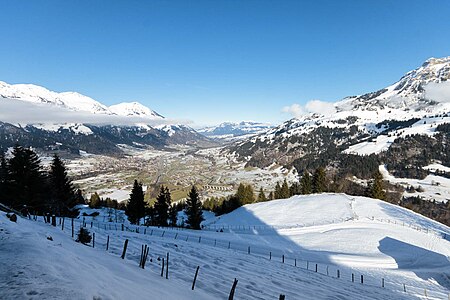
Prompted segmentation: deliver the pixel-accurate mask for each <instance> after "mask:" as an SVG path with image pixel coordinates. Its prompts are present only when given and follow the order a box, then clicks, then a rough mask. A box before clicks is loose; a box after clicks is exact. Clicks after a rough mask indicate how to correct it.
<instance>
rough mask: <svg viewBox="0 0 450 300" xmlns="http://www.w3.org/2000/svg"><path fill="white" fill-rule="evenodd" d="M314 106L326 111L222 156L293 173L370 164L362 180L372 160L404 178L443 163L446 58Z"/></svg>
mask: <svg viewBox="0 0 450 300" xmlns="http://www.w3.org/2000/svg"><path fill="white" fill-rule="evenodd" d="M322 104H323V106H326V109H324V111H326V113H322V114H321V113H317V112H316V113H310V114H306V115H303V116H299V117H298V118H294V119H291V120H288V121H286V122H284V123H283V124H280V125H279V126H276V127H274V128H272V129H269V130H268V131H267V132H265V133H263V134H260V135H258V136H256V137H253V138H250V139H247V140H243V141H240V142H238V143H236V144H233V145H230V146H228V147H227V148H226V149H225V150H224V151H226V152H228V153H231V154H234V155H236V156H237V157H238V158H239V159H241V160H243V161H246V162H247V164H248V165H250V166H258V167H267V166H270V165H271V164H273V163H277V164H281V165H285V166H295V167H296V168H297V170H299V171H302V170H308V169H309V170H311V169H312V168H315V167H318V166H328V167H330V168H332V169H337V170H340V171H342V172H348V173H352V174H354V173H358V171H359V170H356V169H357V168H356V167H354V166H353V164H352V163H351V162H350V161H349V160H350V159H351V160H352V161H356V160H357V159H362V161H360V162H359V163H360V164H363V166H358V167H359V168H360V169H364V167H365V166H371V167H368V168H367V172H364V174H359V175H361V176H363V177H368V176H370V175H369V174H370V173H371V172H374V171H375V167H377V166H378V165H379V164H380V163H385V164H387V166H388V168H390V170H391V171H394V173H395V171H397V172H398V173H399V174H398V175H408V173H409V175H410V176H418V175H417V174H416V169H417V168H421V167H424V166H425V165H426V164H427V163H430V162H432V161H438V162H439V163H442V164H443V165H446V166H450V150H449V149H448V145H449V142H450V137H449V136H450V130H449V127H450V126H449V123H450V57H445V58H439V59H436V58H431V59H428V60H427V61H425V62H424V63H423V64H422V65H421V66H420V67H419V68H417V69H415V70H412V71H410V72H408V73H407V74H406V75H404V76H403V77H402V78H401V79H400V80H399V81H397V82H395V83H394V84H392V85H390V86H388V87H386V88H383V89H380V90H378V91H376V92H371V93H367V94H364V95H359V96H351V97H347V98H345V99H343V100H341V101H338V102H336V103H322ZM354 156H359V157H362V158H355V157H354ZM352 167H354V168H353V169H352ZM419 173H420V172H419Z"/></svg>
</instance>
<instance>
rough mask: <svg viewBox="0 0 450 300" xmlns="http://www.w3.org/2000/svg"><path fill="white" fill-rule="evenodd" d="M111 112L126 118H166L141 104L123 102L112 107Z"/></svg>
mask: <svg viewBox="0 0 450 300" xmlns="http://www.w3.org/2000/svg"><path fill="white" fill-rule="evenodd" d="M109 110H110V111H111V112H112V113H114V114H116V115H119V116H125V117H131V116H133V117H148V118H155V119H163V118H164V117H163V116H161V115H160V114H158V113H157V112H155V111H153V110H151V109H150V108H148V107H146V106H144V105H142V104H140V103H139V102H123V103H119V104H116V105H111V106H110V107H109Z"/></svg>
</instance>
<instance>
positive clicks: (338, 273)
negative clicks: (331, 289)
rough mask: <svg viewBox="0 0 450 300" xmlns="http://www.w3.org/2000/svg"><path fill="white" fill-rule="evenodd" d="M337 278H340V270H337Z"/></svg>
mask: <svg viewBox="0 0 450 300" xmlns="http://www.w3.org/2000/svg"><path fill="white" fill-rule="evenodd" d="M337 278H341V272H340V271H339V270H337Z"/></svg>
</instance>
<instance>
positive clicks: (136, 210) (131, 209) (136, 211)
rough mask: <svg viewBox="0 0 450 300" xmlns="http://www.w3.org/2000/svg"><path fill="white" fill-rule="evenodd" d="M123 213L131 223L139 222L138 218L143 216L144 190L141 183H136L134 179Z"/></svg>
mask: <svg viewBox="0 0 450 300" xmlns="http://www.w3.org/2000/svg"><path fill="white" fill-rule="evenodd" d="M125 214H126V215H127V216H128V220H129V221H130V223H131V224H139V220H140V219H141V218H143V217H144V216H145V202H144V192H143V191H142V183H138V181H137V180H135V181H134V184H133V189H132V190H131V194H130V200H128V204H127V208H126V210H125Z"/></svg>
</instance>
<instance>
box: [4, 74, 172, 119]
mask: <svg viewBox="0 0 450 300" xmlns="http://www.w3.org/2000/svg"><path fill="white" fill-rule="evenodd" d="M0 98H8V99H15V100H21V101H27V102H31V103H38V104H47V105H55V106H58V107H61V108H65V109H68V110H71V111H80V112H87V113H92V114H107V115H117V116H124V117H141V118H149V119H163V118H164V117H163V116H161V115H160V114H158V113H157V112H155V111H153V110H151V109H150V108H148V107H146V106H144V105H142V104H140V103H138V102H123V103H119V104H115V105H111V106H110V107H107V106H106V105H103V104H101V103H100V102H98V101H96V100H94V99H92V98H90V97H88V96H85V95H82V94H79V93H76V92H63V93H57V92H53V91H50V90H48V89H46V88H44V87H41V86H37V85H34V84H8V83H6V82H2V81H0Z"/></svg>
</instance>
